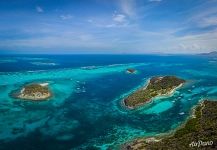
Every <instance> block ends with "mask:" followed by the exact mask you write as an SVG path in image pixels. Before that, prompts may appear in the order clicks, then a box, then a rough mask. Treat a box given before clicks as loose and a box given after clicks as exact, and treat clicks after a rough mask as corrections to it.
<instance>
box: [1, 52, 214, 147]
mask: <svg viewBox="0 0 217 150" xmlns="http://www.w3.org/2000/svg"><path fill="white" fill-rule="evenodd" d="M71 57H72V58H73V59H72V58H70V57H69V56H67V57H66V58H67V59H66V58H65V59H63V57H62V56H59V57H58V56H55V57H51V56H37V57H36V56H31V57H30V56H19V57H15V56H13V57H10V56H7V57H5V58H4V57H3V56H2V57H1V64H0V67H1V68H0V69H1V73H0V112H1V113H0V142H1V145H0V148H1V149H15V148H16V149H93V148H99V149H107V148H112V149H114V148H118V145H120V144H122V143H125V142H127V141H129V140H132V139H134V138H137V137H143V136H154V135H157V134H160V133H165V132H168V131H170V130H172V129H175V128H176V127H177V126H178V125H179V124H181V123H182V122H183V121H184V120H185V119H186V118H187V117H188V115H189V113H190V110H191V108H192V107H193V106H194V105H196V104H197V103H198V101H200V100H202V99H205V98H212V99H215V98H216V97H217V63H216V62H215V61H213V60H215V58H203V57H197V56H125V57H123V56H109V57H108V56H89V57H88V56H79V57H78V56H77V57H74V56H71ZM92 57H94V58H92ZM4 59H5V60H4ZM9 60H11V61H9ZM32 61H37V63H32ZM88 61H89V62H88ZM18 62H19V63H20V64H21V66H22V65H23V69H21V68H19V66H16V63H18ZM105 62H106V63H105ZM22 63H25V64H22ZM46 63H48V65H45V64H46ZM76 63H77V64H76ZM51 64H52V65H51ZM54 64H58V65H54ZM78 64H79V65H78ZM34 65H35V66H34ZM87 66H91V67H87ZM9 67H11V68H9ZM127 68H135V69H137V70H138V72H137V73H136V74H127V73H126V72H125V71H126V69H127ZM156 75H177V76H179V77H181V78H184V79H186V80H187V81H188V82H187V84H185V86H184V87H182V88H180V89H178V90H177V91H176V92H175V93H174V94H173V95H172V96H171V97H167V98H165V97H164V98H156V99H155V100H154V101H153V102H152V103H150V104H148V105H147V106H144V107H141V108H139V109H136V110H127V109H126V108H124V107H123V106H122V103H121V102H122V100H123V98H124V97H125V96H127V95H129V94H130V93H132V92H133V91H135V90H136V89H138V88H140V87H142V86H144V84H145V83H146V81H147V80H148V79H149V78H150V77H152V76H156ZM30 82H48V83H49V86H50V88H51V90H52V91H53V94H54V96H53V97H52V98H50V100H49V101H45V102H40V103H35V102H27V101H21V100H18V99H14V98H12V97H10V93H11V92H12V91H13V90H17V89H19V88H21V87H22V86H23V85H24V84H26V83H30Z"/></svg>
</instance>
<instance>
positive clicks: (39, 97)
mask: <svg viewBox="0 0 217 150" xmlns="http://www.w3.org/2000/svg"><path fill="white" fill-rule="evenodd" d="M51 96H52V93H51V91H50V89H49V87H48V83H31V84H27V85H25V86H24V87H23V88H22V89H21V90H20V91H19V92H17V93H16V94H14V97H15V98H18V99H22V100H31V101H43V100H48V99H49V98H50V97H51Z"/></svg>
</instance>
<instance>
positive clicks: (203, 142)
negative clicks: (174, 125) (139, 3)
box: [125, 100, 217, 150]
mask: <svg viewBox="0 0 217 150" xmlns="http://www.w3.org/2000/svg"><path fill="white" fill-rule="evenodd" d="M216 108H217V102H216V101H207V100H206V101H204V102H203V103H202V104H201V105H199V106H198V107H196V109H195V115H194V116H195V117H193V118H190V119H189V120H187V122H186V124H185V125H184V126H183V127H181V128H180V129H178V130H177V131H176V132H175V133H174V134H173V135H172V136H168V137H165V138H163V139H162V140H160V141H158V142H154V141H152V142H146V141H145V140H143V141H140V142H138V141H135V143H132V144H131V145H128V146H127V147H126V148H125V149H128V150H133V149H147V150H159V149H160V150H189V149H195V150H198V149H204V150H205V149H206V150H214V149H217V109H216Z"/></svg>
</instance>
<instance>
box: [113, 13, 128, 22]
mask: <svg viewBox="0 0 217 150" xmlns="http://www.w3.org/2000/svg"><path fill="white" fill-rule="evenodd" d="M113 20H114V21H115V22H117V23H123V22H126V16H125V15H123V14H116V15H114V16H113Z"/></svg>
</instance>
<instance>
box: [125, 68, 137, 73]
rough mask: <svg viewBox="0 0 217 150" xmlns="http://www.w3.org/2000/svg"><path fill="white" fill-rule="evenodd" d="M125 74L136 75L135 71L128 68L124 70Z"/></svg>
mask: <svg viewBox="0 0 217 150" xmlns="http://www.w3.org/2000/svg"><path fill="white" fill-rule="evenodd" d="M126 73H129V74H134V73H136V69H133V68H128V69H126Z"/></svg>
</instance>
